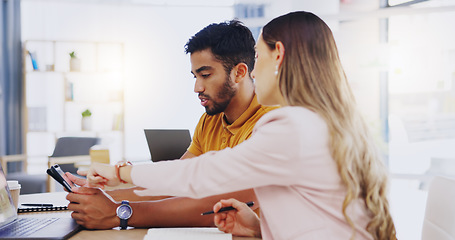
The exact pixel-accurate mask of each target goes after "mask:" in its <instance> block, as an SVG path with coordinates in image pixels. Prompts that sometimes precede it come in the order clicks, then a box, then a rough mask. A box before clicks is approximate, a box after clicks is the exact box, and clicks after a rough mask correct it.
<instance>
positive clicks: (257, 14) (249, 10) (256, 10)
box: [234, 4, 265, 19]
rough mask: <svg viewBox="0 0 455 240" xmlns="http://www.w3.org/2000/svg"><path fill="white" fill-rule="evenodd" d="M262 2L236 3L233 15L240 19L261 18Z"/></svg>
mask: <svg viewBox="0 0 455 240" xmlns="http://www.w3.org/2000/svg"><path fill="white" fill-rule="evenodd" d="M264 7H265V6H264V4H236V5H235V6H234V12H235V17H236V18H240V19H248V18H263V17H264Z"/></svg>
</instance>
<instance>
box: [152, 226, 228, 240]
mask: <svg viewBox="0 0 455 240" xmlns="http://www.w3.org/2000/svg"><path fill="white" fill-rule="evenodd" d="M177 239H178V240H180V239H185V240H232V234H230V233H224V232H221V231H220V230H218V228H150V229H149V230H148V231H147V234H146V235H145V237H144V240H177Z"/></svg>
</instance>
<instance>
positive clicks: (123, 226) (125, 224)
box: [120, 218, 128, 230]
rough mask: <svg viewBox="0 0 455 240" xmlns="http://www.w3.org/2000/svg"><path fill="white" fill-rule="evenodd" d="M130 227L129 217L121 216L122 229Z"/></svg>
mask: <svg viewBox="0 0 455 240" xmlns="http://www.w3.org/2000/svg"><path fill="white" fill-rule="evenodd" d="M127 227H128V219H121V218H120V229H121V230H125V229H126V228H127Z"/></svg>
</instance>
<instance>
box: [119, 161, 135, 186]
mask: <svg viewBox="0 0 455 240" xmlns="http://www.w3.org/2000/svg"><path fill="white" fill-rule="evenodd" d="M127 165H133V164H132V163H131V162H130V161H127V162H118V163H117V164H115V172H116V174H117V178H118V180H120V182H121V183H127V181H124V180H122V179H121V178H120V168H121V167H124V166H127Z"/></svg>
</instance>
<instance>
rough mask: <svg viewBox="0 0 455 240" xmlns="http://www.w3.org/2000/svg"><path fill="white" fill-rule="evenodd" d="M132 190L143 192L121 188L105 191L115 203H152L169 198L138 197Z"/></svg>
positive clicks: (133, 188)
mask: <svg viewBox="0 0 455 240" xmlns="http://www.w3.org/2000/svg"><path fill="white" fill-rule="evenodd" d="M134 190H144V188H141V187H132V188H122V189H116V190H111V191H106V193H107V194H109V196H111V197H112V198H113V199H114V200H115V201H122V200H128V201H130V202H139V201H154V200H161V199H165V198H169V196H138V195H136V194H135V193H134Z"/></svg>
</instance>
